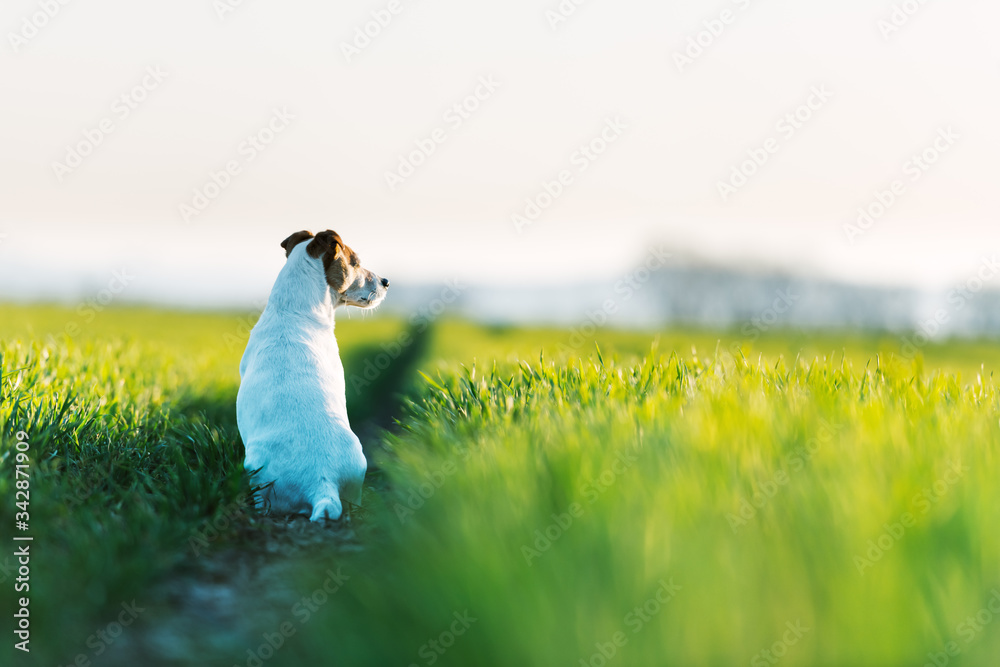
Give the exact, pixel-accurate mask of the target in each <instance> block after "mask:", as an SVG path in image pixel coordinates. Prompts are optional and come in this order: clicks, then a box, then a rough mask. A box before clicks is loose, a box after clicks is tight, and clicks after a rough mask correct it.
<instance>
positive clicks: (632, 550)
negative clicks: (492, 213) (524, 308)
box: [0, 307, 1000, 667]
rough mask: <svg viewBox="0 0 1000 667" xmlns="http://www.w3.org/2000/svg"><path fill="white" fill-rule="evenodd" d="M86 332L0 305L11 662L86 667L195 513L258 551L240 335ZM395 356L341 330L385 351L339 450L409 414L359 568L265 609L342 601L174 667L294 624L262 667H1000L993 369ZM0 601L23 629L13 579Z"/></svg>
mask: <svg viewBox="0 0 1000 667" xmlns="http://www.w3.org/2000/svg"><path fill="white" fill-rule="evenodd" d="M74 316H75V315H74V313H72V312H71V311H65V310H62V309H58V308H20V307H0V341H3V343H2V344H0V351H2V355H3V361H2V375H3V395H2V399H0V457H2V459H0V468H2V470H3V475H2V477H0V487H2V491H3V493H2V496H3V497H4V498H5V499H8V500H6V502H5V503H4V505H3V507H2V508H0V526H2V534H3V535H4V536H7V535H8V533H9V532H11V529H10V527H11V526H12V524H13V521H14V512H15V511H16V510H15V508H14V507H13V500H12V496H13V488H12V486H13V482H14V479H13V470H12V467H13V464H14V455H15V453H16V450H15V449H14V444H15V443H16V441H17V439H16V437H15V433H16V432H18V431H22V430H23V431H27V432H28V434H29V435H30V442H31V446H32V449H31V453H32V459H31V464H32V476H31V494H32V495H31V523H32V531H31V532H32V534H33V535H34V536H35V540H36V541H35V543H34V546H33V549H34V551H33V558H32V564H31V567H32V590H31V596H32V597H31V605H32V607H31V610H32V628H33V635H32V637H33V648H36V649H37V652H33V656H32V657H33V658H35V659H36V660H38V662H37V663H36V662H25V663H24V664H61V663H60V662H59V661H67V660H71V659H72V658H73V656H74V655H75V654H77V653H80V652H88V651H89V649H88V648H87V645H86V640H87V637H88V636H89V635H91V634H92V633H94V631H95V630H96V629H98V628H102V627H104V626H105V625H106V624H107V623H108V621H109V620H113V619H114V618H115V613H114V612H115V610H116V609H120V603H121V602H122V601H130V600H132V599H133V598H135V599H137V600H138V602H139V604H140V605H142V604H143V599H144V597H143V596H144V595H146V594H147V593H148V591H150V590H151V587H152V586H154V585H155V584H157V583H158V582H163V581H169V579H170V577H172V576H174V574H173V573H175V572H176V571H177V570H178V568H183V566H184V565H185V563H186V562H187V561H190V560H191V559H192V558H193V556H192V553H191V549H190V545H191V537H192V535H198V534H199V530H200V529H202V528H204V525H205V524H204V522H205V521H206V520H210V519H212V518H215V517H219V516H222V515H230V514H232V513H234V512H235V513H237V514H238V515H240V517H241V518H238V519H237V521H235V522H233V525H231V526H230V527H229V528H227V529H226V530H224V531H223V534H222V536H221V537H220V538H219V539H217V540H214V541H213V542H212V544H211V545H210V549H211V550H212V552H213V553H215V554H218V555H219V557H220V558H221V557H224V554H226V553H227V551H226V550H227V549H248V548H252V544H251V542H252V540H253V539H255V537H254V536H255V535H258V534H259V533H254V532H253V531H250V532H249V533H248V532H247V531H246V530H244V529H245V528H246V527H247V526H250V527H253V526H255V525H257V524H258V523H259V520H258V519H257V518H255V517H254V516H253V514H252V512H250V511H248V510H246V509H245V507H246V496H247V491H248V489H249V485H250V482H249V481H248V480H247V479H246V476H245V475H244V473H243V471H242V466H241V457H242V448H241V444H240V442H239V436H238V433H237V432H236V428H235V419H234V415H233V402H234V401H235V392H236V389H237V383H238V373H237V369H236V365H237V364H238V360H239V356H240V353H241V352H242V343H241V342H240V341H241V337H243V333H242V332H241V331H240V330H239V321H240V320H241V319H245V316H242V315H232V316H229V315H195V314H179V313H163V312H157V311H131V310H110V311H107V312H104V313H101V314H99V315H98V317H97V318H95V319H94V321H93V322H89V323H87V326H84V327H81V331H80V332H79V333H78V334H77V335H76V336H75V337H74V338H72V339H70V338H68V337H67V336H65V335H64V331H65V324H66V321H67V319H68V318H69V319H72V318H73V317H74ZM405 331H406V329H405V327H404V325H403V323H401V322H395V321H392V320H378V319H366V320H362V319H361V318H355V319H352V320H344V321H342V322H338V340H339V341H340V343H341V347H342V350H343V353H344V356H345V361H346V365H347V368H348V377H349V378H351V377H361V378H364V372H365V368H366V363H367V362H369V361H371V360H372V359H375V358H377V357H378V355H380V354H383V353H384V354H386V355H388V357H391V359H390V360H391V361H392V364H391V365H390V369H389V370H386V371H384V372H381V373H380V374H378V376H377V377H375V379H374V380H372V381H370V382H369V381H366V382H364V383H359V384H358V386H357V388H356V390H355V391H354V394H353V397H352V398H351V399H350V400H351V402H352V404H351V408H352V419H353V420H355V425H356V426H357V425H358V423H363V424H364V423H369V422H371V423H378V424H381V425H385V423H386V422H385V421H384V418H385V417H386V415H384V414H377V413H376V412H375V411H373V410H372V408H371V406H370V404H371V403H372V401H373V400H375V399H377V400H383V399H384V400H389V399H391V398H392V397H396V398H400V399H401V400H402V401H403V403H402V404H401V405H400V404H398V403H397V405H399V407H398V408H397V409H395V410H394V411H393V414H392V415H390V416H392V417H396V418H397V419H398V424H397V426H396V427H395V429H394V432H393V433H392V434H385V433H382V434H380V435H375V434H379V433H380V432H379V431H376V430H372V431H371V433H372V434H373V435H371V436H369V437H370V438H376V439H377V440H378V441H379V443H381V447H379V448H377V449H376V450H375V451H376V457H375V458H376V461H375V462H376V463H377V465H378V469H379V471H378V473H377V474H376V475H374V476H373V478H372V480H371V481H370V484H369V489H368V491H367V492H366V499H365V508H364V511H363V512H362V513H361V514H359V515H357V516H356V517H355V520H354V527H355V529H356V530H357V533H358V541H359V542H360V544H361V546H362V547H363V548H362V549H360V550H346V551H337V550H333V551H332V552H331V551H330V550H328V549H323V550H311V551H305V552H296V553H294V554H292V555H290V556H288V558H289V559H292V560H293V561H294V568H293V569H294V571H295V572H296V573H297V574H296V575H295V576H294V577H292V579H291V581H283V582H282V584H283V585H288V586H290V587H291V589H292V591H293V592H294V596H293V598H292V599H295V600H297V599H299V598H301V596H302V595H311V594H312V593H313V592H315V591H318V590H322V585H323V583H324V581H325V580H328V578H329V574H328V572H331V571H332V572H337V571H338V568H339V569H340V571H341V572H342V574H343V575H344V576H345V577H346V580H345V581H343V582H342V583H341V584H340V585H339V586H338V585H331V586H329V587H328V590H333V589H335V592H333V593H332V594H330V595H329V596H328V597H329V600H327V601H325V602H322V603H319V604H317V605H316V608H315V611H309V612H308V613H306V612H303V608H302V607H299V608H295V607H293V606H291V605H287V604H284V603H281V604H278V603H275V604H273V605H272V606H273V608H272V609H271V611H272V612H273V613H272V614H271V615H270V616H267V617H266V620H261V621H255V620H253V619H252V618H251V617H250V616H249V615H248V617H247V620H246V621H245V623H246V627H245V628H243V630H242V631H241V633H238V634H237V635H235V637H236V638H235V639H233V637H234V635H232V634H231V633H229V634H227V633H225V632H224V628H221V627H211V626H206V627H203V628H201V633H202V634H203V635H204V636H205V637H206V638H211V637H213V636H216V635H217V636H219V637H224V638H226V639H220V640H219V641H215V642H211V644H212V653H211V654H200V655H199V656H197V657H194V656H192V658H191V660H190V663H189V664H224V665H234V664H240V665H245V664H247V661H248V657H249V654H248V653H247V651H248V650H251V651H256V650H257V649H258V647H259V646H260V645H261V644H262V643H264V642H265V637H267V636H270V637H272V638H273V637H275V635H274V633H275V632H280V629H281V628H282V623H286V624H287V625H286V626H285V628H286V629H290V630H291V631H292V632H293V633H294V634H291V636H290V637H288V638H287V639H285V640H283V642H282V643H283V647H282V648H281V649H280V650H279V651H277V653H276V654H275V655H274V657H273V658H271V659H270V660H268V661H267V662H266V663H265V664H268V665H278V664H280V665H285V664H288V665H296V664H317V665H326V664H342V665H373V666H376V665H377V666H382V665H394V664H395V665H411V664H416V665H429V664H432V659H433V664H444V665H525V664H528V665H567V666H575V665H581V664H584V665H587V664H589V665H594V666H595V667H597V666H598V665H602V664H605V662H606V663H607V664H609V665H610V664H620V665H733V664H751V665H769V664H773V663H772V662H771V661H770V660H769V659H768V656H767V655H765V654H763V653H761V652H762V651H766V650H772V649H773V650H775V651H776V653H775V654H774V655H777V653H781V654H782V655H781V659H780V664H783V665H900V664H913V665H922V664H924V663H925V662H928V661H929V660H931V657H929V655H928V654H932V655H933V654H942V655H934V656H933V657H934V658H935V659H936V660H938V661H940V660H943V659H944V658H947V659H948V662H949V664H961V665H984V666H985V665H993V664H995V656H996V655H1000V622H993V621H994V620H996V621H1000V613H994V612H993V611H990V610H989V606H988V605H989V604H990V601H991V599H992V598H993V596H994V595H995V594H998V595H1000V533H998V531H997V526H998V525H1000V493H998V492H997V491H995V488H996V482H995V480H997V479H1000V459H998V454H1000V449H998V445H1000V433H998V430H997V429H998V418H1000V417H998V400H1000V394H998V391H997V386H996V383H995V382H994V379H993V376H992V371H993V369H994V368H996V367H997V362H998V361H1000V346H998V345H997V344H995V343H992V342H990V341H974V342H968V343H951V344H935V345H931V346H928V347H927V348H926V349H925V350H923V355H922V356H921V357H918V358H917V359H916V360H915V361H912V362H911V361H908V360H901V359H899V347H900V341H899V340H898V339H896V338H894V337H893V336H890V335H865V334H850V333H844V334H837V333H825V334H822V335H812V334H810V335H808V336H807V335H796V334H788V333H772V334H767V335H764V336H762V337H761V339H760V340H757V341H754V342H747V341H740V338H739V336H738V335H736V334H734V333H731V332H730V333H727V332H722V333H713V332H705V331H683V330H681V331H678V330H673V331H664V332H659V333H658V334H655V335H654V334H637V333H626V332H615V331H610V330H606V331H599V332H597V333H596V334H595V336H591V337H587V338H586V339H585V340H582V341H581V340H580V339H574V338H573V335H572V332H568V331H560V330H556V329H540V330H520V329H490V328H484V327H480V326H477V325H472V324H468V323H463V322H458V321H447V322H443V323H441V324H440V325H438V326H436V327H435V328H434V329H433V330H432V331H431V332H429V333H430V335H429V337H427V338H424V339H421V340H420V342H419V343H418V344H416V345H411V346H402V347H401V349H400V350H399V352H398V353H397V352H396V351H394V348H393V344H394V342H399V341H400V340H402V339H401V338H400V336H401V335H402V334H403V332H405ZM411 333H413V332H411ZM242 339H243V340H245V337H244V338H242ZM595 339H596V341H595ZM32 341H34V342H32ZM595 342H596V343H597V344H598V345H599V346H600V348H599V351H598V348H597V347H596V346H595ZM734 343H738V344H740V347H739V350H738V351H737V354H736V356H735V357H734V356H733V355H732V354H731V353H730V352H731V351H733V350H736V348H735V347H734ZM540 353H541V354H540ZM408 354H409V358H408V357H407V355H408ZM388 357H387V358H388ZM421 373H424V374H425V375H421ZM349 384H350V380H349ZM368 444H373V443H371V442H369V443H368ZM375 444H378V443H375ZM248 534H249V535H250V537H248V536H247V535H248ZM8 540H9V538H7V537H5V541H8ZM879 542H881V545H882V546H881V548H879V547H878V545H879ZM8 543H9V541H8ZM2 558H3V557H0V564H2ZM0 590H2V593H0V600H2V604H3V605H4V609H12V608H13V607H14V597H15V596H14V593H13V591H12V587H11V582H10V580H8V581H5V582H4V583H3V584H2V589H0ZM657 595H659V597H660V600H657V598H656V596H657ZM325 596H326V593H324V594H323V595H322V596H320V597H325ZM998 599H1000V598H998ZM261 604H262V605H265V606H266V603H263V602H262V603H261ZM993 604H994V606H995V608H996V609H997V610H998V612H1000V603H997V602H994V603H993ZM984 609H985V610H986V611H982V610H984ZM168 613H169V609H166V608H159V607H154V608H153V609H151V610H150V611H149V612H147V617H146V618H144V619H141V620H140V623H142V622H145V623H146V624H147V625H155V624H156V623H158V622H160V621H161V620H162V619H163V618H165V617H166V616H167V615H168ZM455 614H458V615H459V616H462V615H463V614H467V617H466V619H467V620H466V621H465V622H464V623H462V622H460V621H456V620H455V619H456V617H455ZM977 614H978V615H979V618H978V620H977V619H976V616H977ZM5 615H7V614H5ZM7 616H9V615H7ZM970 617H971V621H970V620H969V619H970ZM470 618H474V619H475V621H474V622H471V624H470V621H469V620H468V619H470ZM453 624H454V625H453ZM787 624H791V626H792V627H798V628H799V631H798V633H793V632H791V631H789V629H788V628H789V626H788V625H787ZM796 624H798V625H796ZM466 626H468V627H467V629H466ZM451 628H454V629H456V630H462V631H463V632H462V634H460V635H458V636H455V637H452V636H451V635H449V632H450V629H451ZM797 635H801V636H797ZM7 636H8V637H10V636H11V635H10V633H9V632H8V633H7ZM783 638H789V639H794V640H795V642H794V644H791V643H789V644H784V645H783V644H782V643H781V642H783ZM451 640H453V645H452V644H451ZM432 641H435V642H442V643H443V644H449V648H447V650H445V651H443V652H438V651H436V650H435V648H434V646H437V644H435V645H432V644H430V642H432ZM36 642H37V645H36ZM950 642H953V645H949V643H950ZM205 643H209V642H205ZM776 643H777V645H776ZM949 649H951V651H952V653H955V651H956V650H957V651H958V655H957V656H947V655H944V654H946V653H947V652H948V650H949ZM602 651H603V652H604V653H605V654H610V653H611V652H612V651H613V652H614V657H612V658H610V659H607V658H605V657H603V656H602V654H601V652H602ZM942 652H943V653H942ZM265 654H266V651H265ZM89 655H90V656H91V657H93V651H89ZM113 657H114V656H113V652H112V653H109V654H108V655H107V656H106V658H107V660H108V661H109V662H108V663H107V664H119V663H114V662H110V661H111V660H112V658H113ZM145 660H146V662H144V663H143V664H150V665H156V664H160V663H158V662H157V661H156V660H154V659H153V658H152V657H147V658H145ZM581 661H582V662H581ZM18 664H21V663H18ZM95 664H98V663H97V662H96V661H95Z"/></svg>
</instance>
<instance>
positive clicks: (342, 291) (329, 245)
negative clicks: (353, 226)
mask: <svg viewBox="0 0 1000 667" xmlns="http://www.w3.org/2000/svg"><path fill="white" fill-rule="evenodd" d="M306 241H308V242H309V245H307V246H306V253H308V255H309V256H310V257H312V258H313V259H318V260H321V261H322V262H323V273H324V275H325V276H326V282H327V284H328V285H329V286H330V292H331V293H332V294H333V299H334V303H335V305H337V306H357V307H358V308H374V307H375V306H377V305H379V304H380V303H382V299H384V298H385V295H386V292H388V291H389V281H388V280H386V279H385V278H380V277H379V276H377V275H375V274H374V273H372V272H371V271H369V270H368V269H365V268H362V266H361V261H360V260H359V259H358V253H356V252H354V251H353V250H351V249H350V248H349V247H347V246H346V245H344V242H343V241H342V240H341V238H340V234H338V233H337V232H335V231H332V230H329V229H328V230H326V231H325V232H320V233H319V234H316V235H313V233H312V232H307V231H301V232H296V233H294V234H292V235H291V236H289V237H288V238H287V239H285V240H284V241H282V242H281V247H282V248H284V249H285V257H286V258H287V257H289V256H290V255H291V254H292V250H294V249H295V247H296V246H297V245H299V244H300V243H304V242H306Z"/></svg>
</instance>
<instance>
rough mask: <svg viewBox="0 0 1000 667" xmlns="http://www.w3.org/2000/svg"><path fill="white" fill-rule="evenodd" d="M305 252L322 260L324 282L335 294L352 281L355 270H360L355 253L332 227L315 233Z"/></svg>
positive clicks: (348, 285)
mask: <svg viewBox="0 0 1000 667" xmlns="http://www.w3.org/2000/svg"><path fill="white" fill-rule="evenodd" d="M306 252H308V253H309V256H310V257H315V258H316V259H322V260H323V271H324V272H325V273H326V282H327V284H329V285H330V288H331V289H332V290H333V291H334V292H336V293H337V294H343V293H344V292H345V291H346V290H347V288H348V287H350V286H351V285H352V284H353V283H354V281H355V279H356V277H357V272H358V271H360V270H361V263H360V262H359V261H358V255H357V253H356V252H354V251H353V250H351V249H350V248H348V247H347V246H346V245H344V241H343V240H342V239H341V238H340V234H338V233H337V232H335V231H333V230H332V229H328V230H326V231H325V232H320V233H319V234H317V235H316V238H314V239H313V240H312V242H311V243H309V246H308V247H307V248H306Z"/></svg>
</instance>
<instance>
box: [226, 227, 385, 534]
mask: <svg viewBox="0 0 1000 667" xmlns="http://www.w3.org/2000/svg"><path fill="white" fill-rule="evenodd" d="M281 247H282V248H284V250H285V258H286V261H285V266H284V267H283V268H282V269H281V272H280V273H279V274H278V278H277V280H276V281H275V283H274V288H273V289H272V290H271V295H270V297H269V298H268V301H267V306H266V307H265V308H264V312H263V313H262V314H261V316H260V319H259V320H258V321H257V324H256V325H255V326H254V328H253V330H252V331H251V332H250V340H249V341H248V342H247V347H246V351H245V352H244V353H243V359H242V360H241V361H240V388H239V393H238V394H237V397H236V421H237V424H238V426H239V431H240V435H241V436H242V437H243V444H244V445H245V447H246V459H245V461H244V467H245V468H246V469H247V470H248V471H255V470H260V472H259V474H258V477H257V479H258V480H259V482H260V483H261V484H262V485H264V486H262V489H261V490H259V491H258V497H257V498H256V500H257V501H258V503H259V506H266V507H269V508H270V511H271V512H272V513H274V514H306V515H309V518H310V520H311V521H320V520H323V519H331V520H337V519H340V518H341V515H342V514H343V511H344V508H343V502H344V501H346V502H349V503H352V504H355V505H358V504H360V503H361V488H362V484H363V483H364V479H365V473H366V472H367V470H368V461H367V460H366V459H365V455H364V453H363V452H362V449H361V442H360V441H359V440H358V437H357V436H356V435H354V432H353V431H352V430H351V425H350V423H349V421H348V419H347V387H346V382H345V380H344V366H343V364H342V363H341V361H340V350H339V349H338V347H337V339H336V338H335V337H334V333H333V324H334V322H333V320H334V312H335V311H336V310H337V309H338V308H340V307H343V306H354V307H357V308H364V309H370V308H375V307H376V306H378V305H379V304H380V303H382V300H383V299H385V296H386V293H387V292H388V289H389V281H388V280H386V279H385V278H381V277H379V276H377V275H375V274H374V273H372V272H371V271H368V270H367V269H364V268H362V267H361V262H360V261H359V260H358V255H357V253H355V252H354V251H353V250H351V249H350V248H349V247H347V246H346V245H344V242H343V241H342V240H341V238H340V235H339V234H337V233H336V232H334V231H331V230H327V231H325V232H320V233H318V234H316V235H315V236H314V235H313V234H312V233H311V232H307V231H302V232H297V233H295V234H292V235H291V236H289V237H288V238H287V239H285V240H284V241H283V242H282V243H281ZM269 483H270V484H269ZM268 484H269V485H268Z"/></svg>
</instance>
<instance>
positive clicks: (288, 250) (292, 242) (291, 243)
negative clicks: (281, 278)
mask: <svg viewBox="0 0 1000 667" xmlns="http://www.w3.org/2000/svg"><path fill="white" fill-rule="evenodd" d="M311 238H313V233H312V232H307V231H305V230H302V231H301V232H295V233H294V234H292V235H291V236H289V237H288V238H287V239H285V240H284V241H282V242H281V247H282V248H284V249H285V259H288V256H289V255H291V254H292V250H294V249H295V246H297V245H298V244H300V243H302V242H303V241H306V240H308V239H311Z"/></svg>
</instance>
